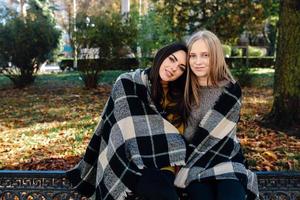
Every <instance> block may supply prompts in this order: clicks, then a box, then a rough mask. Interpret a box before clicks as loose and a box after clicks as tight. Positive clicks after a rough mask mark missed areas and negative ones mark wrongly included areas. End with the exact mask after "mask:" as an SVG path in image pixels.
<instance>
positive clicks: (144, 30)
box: [137, 9, 176, 65]
mask: <svg viewBox="0 0 300 200" xmlns="http://www.w3.org/2000/svg"><path fill="white" fill-rule="evenodd" d="M170 21H171V19H170V18H168V17H164V16H161V15H160V14H159V13H158V12H157V11H156V10H154V9H151V10H149V11H148V13H147V14H146V15H143V16H141V17H140V22H139V26H138V36H137V43H138V46H139V47H140V48H141V57H142V58H147V57H152V56H153V54H154V51H155V50H157V49H159V48H161V47H162V46H164V45H166V44H169V43H171V42H173V41H175V40H176V36H175V31H174V30H172V27H171V25H170ZM147 64H148V63H147V62H146V60H142V65H147Z"/></svg>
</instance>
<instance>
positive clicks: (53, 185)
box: [0, 170, 300, 200]
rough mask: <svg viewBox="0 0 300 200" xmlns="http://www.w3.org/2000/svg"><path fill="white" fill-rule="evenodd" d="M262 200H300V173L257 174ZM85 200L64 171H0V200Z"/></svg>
mask: <svg viewBox="0 0 300 200" xmlns="http://www.w3.org/2000/svg"><path fill="white" fill-rule="evenodd" d="M257 175H258V182H259V191H260V195H261V199H262V200H300V172H257ZM45 199H53V200H77V199H78V200H84V199H87V198H86V197H83V196H81V195H79V194H78V193H77V192H75V191H74V190H72V189H71V185H70V183H69V181H68V180H67V179H66V176H65V172H64V171H17V170H2V171H1V170H0V200H45Z"/></svg>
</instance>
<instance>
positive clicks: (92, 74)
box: [75, 12, 137, 88]
mask: <svg viewBox="0 0 300 200" xmlns="http://www.w3.org/2000/svg"><path fill="white" fill-rule="evenodd" d="M76 27H77V31H76V32H75V37H76V43H77V47H78V52H79V55H80V57H81V58H83V59H86V58H88V59H90V60H91V63H89V64H87V62H82V63H84V65H80V63H78V64H79V65H78V69H79V71H80V74H81V77H82V80H83V81H84V83H85V86H86V87H88V88H94V87H96V86H97V82H98V79H99V75H100V72H101V71H102V70H103V68H104V66H105V65H106V64H107V63H103V66H99V65H98V64H95V63H94V61H93V60H92V59H91V56H90V55H84V51H89V49H90V50H91V49H97V50H98V51H97V54H96V55H95V54H94V56H95V57H92V58H102V59H104V60H106V61H107V62H110V61H111V60H113V59H114V58H116V57H122V56H124V54H125V55H126V53H129V52H131V51H132V50H131V49H133V48H136V36H137V21H136V20H135V19H134V18H132V17H131V16H127V17H124V16H121V15H120V14H117V13H108V12H106V13H102V14H101V15H97V16H87V15H86V13H79V14H78V15H77V19H76ZM124 51H125V53H124ZM126 51H127V52H126Z"/></svg>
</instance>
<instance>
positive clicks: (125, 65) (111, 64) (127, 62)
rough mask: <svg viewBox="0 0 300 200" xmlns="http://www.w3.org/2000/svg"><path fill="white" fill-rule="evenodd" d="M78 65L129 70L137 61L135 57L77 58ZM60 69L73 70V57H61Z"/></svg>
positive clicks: (135, 65) (134, 66) (136, 64)
mask: <svg viewBox="0 0 300 200" xmlns="http://www.w3.org/2000/svg"><path fill="white" fill-rule="evenodd" d="M77 65H78V66H94V67H99V68H101V70H130V69H136V68H138V66H139V62H138V60H137V59H136V58H116V59H112V60H107V59H79V60H78V61H77ZM59 67H60V69H61V70H63V71H64V70H74V68H73V59H72V58H71V59H63V60H62V61H61V62H60V63H59Z"/></svg>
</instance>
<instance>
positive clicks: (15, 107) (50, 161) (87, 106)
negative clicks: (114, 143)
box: [0, 80, 300, 170]
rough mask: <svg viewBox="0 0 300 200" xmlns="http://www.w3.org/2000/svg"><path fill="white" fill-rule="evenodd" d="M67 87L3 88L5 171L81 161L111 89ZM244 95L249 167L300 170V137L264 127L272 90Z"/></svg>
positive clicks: (0, 146)
mask: <svg viewBox="0 0 300 200" xmlns="http://www.w3.org/2000/svg"><path fill="white" fill-rule="evenodd" d="M53 81H57V80H53ZM0 82H1V81H0ZM68 83H69V84H65V83H62V82H60V83H58V82H57V83H56V82H55V83H53V82H52V83H51V80H50V81H49V82H44V83H43V84H40V85H38V84H35V85H33V86H30V87H28V88H26V89H23V90H19V89H12V88H11V87H0V110H1V112H0V169H22V170H66V169H69V168H71V167H72V166H74V165H75V164H76V163H77V162H78V161H79V160H80V157H81V156H82V155H83V153H84V151H85V148H86V146H87V144H88V142H89V140H90V138H91V136H92V134H93V130H94V128H95V126H96V125H97V122H98V120H99V116H100V114H101V111H102V109H103V106H104V104H105V102H106V100H107V98H108V95H109V93H110V90H111V86H109V85H108V84H102V85H100V86H99V87H98V88H97V89H94V90H85V89H84V88H83V87H82V86H81V85H80V84H72V83H70V82H68ZM243 94H244V99H243V108H242V116H241V121H240V123H239V127H238V135H239V138H240V141H241V144H242V146H243V149H244V153H245V156H246V158H247V160H248V164H249V166H250V168H252V169H255V170H300V139H299V138H298V139H297V138H295V137H291V136H287V135H286V134H285V132H279V131H275V130H272V129H270V128H264V127H263V126H260V123H259V120H260V119H261V118H262V116H263V115H264V114H265V113H267V112H269V110H270V108H271V105H272V89H271V87H251V88H246V87H245V88H243Z"/></svg>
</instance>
